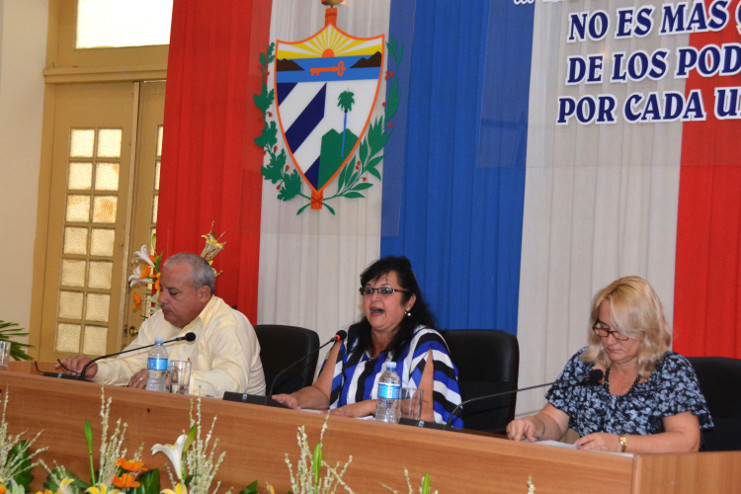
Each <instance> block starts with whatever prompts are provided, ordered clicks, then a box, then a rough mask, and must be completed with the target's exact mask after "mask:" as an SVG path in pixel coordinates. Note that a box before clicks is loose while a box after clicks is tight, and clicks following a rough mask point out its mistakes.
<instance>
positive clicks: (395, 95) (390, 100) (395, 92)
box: [386, 79, 401, 120]
mask: <svg viewBox="0 0 741 494" xmlns="http://www.w3.org/2000/svg"><path fill="white" fill-rule="evenodd" d="M400 100H401V93H399V81H398V80H397V79H394V81H393V82H392V83H391V88H389V90H388V93H387V95H386V120H391V119H392V118H393V117H394V115H396V110H397V109H398V108H399V101H400Z"/></svg>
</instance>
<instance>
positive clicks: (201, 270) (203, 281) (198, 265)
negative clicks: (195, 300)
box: [162, 252, 216, 295]
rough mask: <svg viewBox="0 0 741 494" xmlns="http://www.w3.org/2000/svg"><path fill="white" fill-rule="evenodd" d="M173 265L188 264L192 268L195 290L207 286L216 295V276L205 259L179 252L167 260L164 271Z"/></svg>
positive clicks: (189, 253) (190, 253)
mask: <svg viewBox="0 0 741 494" xmlns="http://www.w3.org/2000/svg"><path fill="white" fill-rule="evenodd" d="M171 264H187V265H189V266H190V271H191V276H192V281H193V289H194V290H198V289H199V288H201V287H202V286H207V287H208V288H209V289H210V290H211V295H213V294H214V284H215V280H216V276H215V275H214V270H213V268H212V267H211V265H210V264H209V263H208V261H206V260H205V259H204V258H202V257H201V256H199V255H198V254H194V253H192V252H178V253H177V254H174V255H172V256H170V257H168V258H167V260H166V261H165V264H164V265H163V266H162V267H163V269H164V268H165V267H167V266H168V265H171Z"/></svg>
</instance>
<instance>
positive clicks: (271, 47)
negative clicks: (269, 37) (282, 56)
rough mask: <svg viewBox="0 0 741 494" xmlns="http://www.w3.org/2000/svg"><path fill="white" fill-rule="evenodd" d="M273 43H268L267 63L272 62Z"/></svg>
mask: <svg viewBox="0 0 741 494" xmlns="http://www.w3.org/2000/svg"><path fill="white" fill-rule="evenodd" d="M274 50H275V43H270V44H269V45H268V63H272V62H273V60H275V53H274Z"/></svg>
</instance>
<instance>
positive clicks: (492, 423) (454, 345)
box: [441, 329, 520, 432]
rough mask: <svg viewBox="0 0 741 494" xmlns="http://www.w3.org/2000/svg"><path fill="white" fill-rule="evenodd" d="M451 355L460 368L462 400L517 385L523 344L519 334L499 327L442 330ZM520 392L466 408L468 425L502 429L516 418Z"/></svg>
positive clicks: (475, 427)
mask: <svg viewBox="0 0 741 494" xmlns="http://www.w3.org/2000/svg"><path fill="white" fill-rule="evenodd" d="M441 333H442V335H443V338H445V341H446V342H447V344H448V348H449V349H450V356H451V358H452V360H453V363H454V364H455V366H456V367H457V368H458V385H459V387H460V390H461V399H462V400H463V401H466V400H470V399H471V398H477V397H480V396H487V395H491V394H495V393H500V392H503V391H511V390H514V389H517V375H518V372H519V367H520V347H519V345H518V343H517V338H516V337H515V336H514V335H513V334H512V333H508V332H506V331H500V330H497V329H488V330H487V329H458V330H448V331H442V332H441ZM516 403H517V394H516V393H511V394H509V395H507V396H501V397H498V398H492V399H489V400H482V401H479V402H476V403H472V404H470V405H467V406H465V407H464V408H463V410H462V411H461V412H460V416H461V417H462V418H463V424H464V427H465V428H466V429H474V430H478V431H486V432H502V431H504V429H505V427H507V424H508V423H509V422H510V421H511V420H512V419H514V418H515V404H516Z"/></svg>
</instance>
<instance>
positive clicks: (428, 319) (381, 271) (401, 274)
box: [354, 256, 435, 360]
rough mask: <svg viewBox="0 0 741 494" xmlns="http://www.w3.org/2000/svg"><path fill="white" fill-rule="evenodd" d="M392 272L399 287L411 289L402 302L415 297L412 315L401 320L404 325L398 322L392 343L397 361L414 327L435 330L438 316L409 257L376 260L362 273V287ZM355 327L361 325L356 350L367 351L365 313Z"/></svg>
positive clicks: (367, 339)
mask: <svg viewBox="0 0 741 494" xmlns="http://www.w3.org/2000/svg"><path fill="white" fill-rule="evenodd" d="M391 272H394V273H396V278H397V279H398V281H399V286H400V287H401V288H402V289H404V290H408V293H402V302H404V303H406V302H407V301H408V300H409V299H410V298H411V297H412V294H414V295H415V296H416V300H415V302H414V306H412V308H411V310H410V311H409V316H408V317H404V319H402V321H401V324H399V331H398V332H397V333H396V335H395V336H394V340H393V341H392V342H391V345H390V350H391V352H392V359H393V360H396V359H397V358H398V356H399V355H401V350H402V349H403V348H404V346H405V345H406V344H407V343H408V342H409V341H410V340H411V338H412V334H413V333H414V329H415V328H416V327H417V326H426V327H428V328H431V329H434V328H435V317H434V316H433V315H432V312H431V311H430V309H429V307H428V306H427V303H426V302H425V300H424V297H422V291H421V290H420V288H419V284H417V277H416V276H415V275H414V271H413V270H412V263H411V262H409V259H407V258H406V257H403V256H400V257H394V256H388V257H384V258H382V259H379V260H377V261H375V262H374V263H373V264H371V265H370V266H368V267H367V268H366V269H365V271H363V272H362V273H361V275H360V287H361V288H362V287H364V286H365V285H366V284H367V283H368V282H370V281H373V280H375V279H377V278H379V277H380V276H383V275H385V274H389V273H391ZM355 326H356V327H357V328H358V345H357V347H355V350H354V351H359V352H364V351H366V350H368V349H369V348H370V345H371V326H370V323H369V322H368V319H367V318H366V317H365V316H363V319H361V320H360V322H359V323H358V324H356V325H355Z"/></svg>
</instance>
